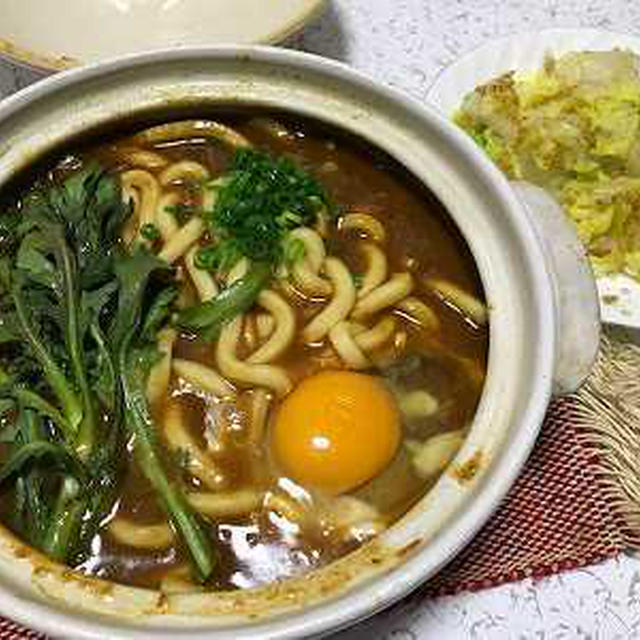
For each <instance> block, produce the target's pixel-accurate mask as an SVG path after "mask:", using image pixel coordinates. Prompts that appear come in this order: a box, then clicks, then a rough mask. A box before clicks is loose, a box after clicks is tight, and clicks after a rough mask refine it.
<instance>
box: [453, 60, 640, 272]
mask: <svg viewBox="0 0 640 640" xmlns="http://www.w3.org/2000/svg"><path fill="white" fill-rule="evenodd" d="M454 119H455V122H456V123H457V124H459V125H460V126H461V127H462V128H463V129H465V130H466V131H467V132H468V133H469V134H470V135H471V136H472V137H473V138H474V140H475V141H476V142H477V143H478V144H479V145H480V146H481V147H482V148H483V149H484V150H485V151H486V153H487V154H488V155H489V156H490V157H491V158H492V160H493V161H494V162H495V163H496V164H497V165H498V166H499V167H500V168H501V169H502V170H503V171H504V172H505V173H506V174H507V175H508V176H509V177H510V178H514V179H522V180H527V181H529V182H532V183H534V184H537V185H539V186H541V187H544V188H546V189H548V190H549V191H550V192H551V193H552V194H553V195H554V196H555V197H556V198H557V199H558V200H559V202H560V203H561V204H562V205H563V206H564V209H565V211H566V212H567V214H568V215H569V217H570V218H571V219H572V220H573V222H574V223H575V225H576V227H577V230H578V234H579V236H580V238H581V239H582V241H583V242H584V243H585V245H586V247H587V250H588V253H589V256H590V259H591V262H592V265H593V267H594V271H595V272H596V275H605V274H609V273H617V272H624V273H627V274H629V275H631V276H633V277H635V278H637V279H640V76H639V73H638V58H637V57H636V56H635V55H633V54H632V53H630V52H626V51H618V50H616V51H607V52H581V53H569V54H566V55H564V56H561V57H559V58H555V59H554V58H548V59H547V60H546V62H545V64H544V67H543V68H542V69H541V70H540V71H538V72H537V73H534V74H531V75H523V76H521V75H517V74H515V73H508V74H506V75H503V76H501V77H499V78H496V79H495V80H492V81H491V82H489V83H487V84H485V85H483V86H480V87H477V88H476V89H475V90H474V91H473V92H471V93H470V94H468V95H467V96H466V97H465V99H464V101H463V103H462V106H461V108H460V110H459V111H458V112H457V113H456V114H455V116H454Z"/></svg>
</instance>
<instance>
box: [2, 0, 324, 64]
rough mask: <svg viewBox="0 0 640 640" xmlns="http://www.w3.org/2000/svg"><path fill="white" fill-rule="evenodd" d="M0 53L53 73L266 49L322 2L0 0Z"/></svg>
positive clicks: (305, 19) (322, 1) (315, 10)
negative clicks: (182, 49)
mask: <svg viewBox="0 0 640 640" xmlns="http://www.w3.org/2000/svg"><path fill="white" fill-rule="evenodd" d="M0 4H2V15H1V17H0V55H3V56H5V57H7V58H10V59H11V60H12V61H14V62H18V63H20V64H24V65H27V66H30V67H35V68H38V69H46V70H59V69H63V68H66V67H70V66H75V65H77V64H80V63H85V62H96V61H98V60H102V59H104V58H110V57H113V56H117V55H120V54H126V53H137V52H142V51H150V50H154V49H162V48H167V47H174V46H175V47H178V46H188V45H196V46H197V45H209V44H222V43H233V44H248V43H273V42H277V41H280V40H283V39H284V38H286V37H287V36H289V35H291V34H293V33H294V32H296V31H297V30H298V29H300V28H301V27H302V26H303V25H304V24H305V23H306V22H307V21H309V20H310V19H311V18H312V17H313V16H315V15H316V13H317V12H319V11H320V10H321V8H322V6H323V5H324V0H0Z"/></svg>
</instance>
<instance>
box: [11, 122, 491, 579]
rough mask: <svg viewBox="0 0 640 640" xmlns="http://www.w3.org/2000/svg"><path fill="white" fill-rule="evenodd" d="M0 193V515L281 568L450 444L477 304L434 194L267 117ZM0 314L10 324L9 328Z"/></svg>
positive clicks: (80, 154) (76, 158) (340, 146)
mask: <svg viewBox="0 0 640 640" xmlns="http://www.w3.org/2000/svg"><path fill="white" fill-rule="evenodd" d="M20 185H21V186H20V188H19V193H16V187H15V185H13V186H12V187H11V188H10V189H5V193H4V195H3V201H4V203H5V205H4V217H3V220H4V221H3V222H2V223H1V224H2V236H1V238H0V252H1V254H2V256H1V257H2V263H0V270H1V271H2V274H1V275H2V298H1V299H0V303H1V304H2V312H1V313H2V316H1V317H2V325H1V326H0V363H1V364H2V370H0V376H1V380H0V382H1V386H0V390H1V396H0V403H1V406H0V408H1V409H2V412H3V413H2V431H0V436H1V438H2V444H1V445H0V447H1V448H0V455H1V456H2V457H1V458H0V459H1V460H2V461H3V467H2V471H1V472H0V478H1V481H2V485H1V489H2V497H1V507H0V515H1V517H2V520H3V522H4V523H5V524H6V525H7V526H8V527H9V528H11V529H12V530H13V531H14V532H16V533H17V534H18V535H19V536H21V537H22V538H23V539H24V540H25V541H26V542H28V543H29V544H30V545H32V546H34V547H37V548H39V549H41V550H43V551H44V552H45V553H47V554H48V555H49V556H51V557H53V558H55V559H57V560H59V561H61V562H65V563H67V564H69V565H70V566H72V567H75V568H77V569H78V570H80V571H83V572H86V573H88V574H92V575H96V576H100V577H102V578H105V579H109V580H114V581H118V582H124V583H129V584H135V585H141V586H146V587H154V588H156V587H162V588H163V589H165V590H180V589H192V588H201V586H200V585H204V586H206V587H210V588H220V589H234V588H246V587H252V586H256V585H260V584H263V583H266V582H270V581H274V580H280V579H283V578H286V577H289V576H294V575H299V574H301V573H303V572H306V571H309V570H311V569H313V568H315V567H319V566H321V565H323V564H325V563H327V562H330V561H331V560H332V559H335V558H337V557H339V556H342V555H343V554H345V553H347V552H349V551H351V550H353V549H355V548H357V547H358V546H359V545H361V544H363V543H364V542H366V541H367V540H369V539H370V538H372V537H373V536H375V535H376V534H378V533H379V532H381V531H383V530H384V529H385V528H387V527H389V526H390V525H391V524H392V523H393V522H394V521H395V520H396V519H398V518H399V517H400V516H401V515H402V514H404V513H405V512H406V511H407V510H408V509H409V508H410V507H411V506H412V505H413V504H414V503H415V502H416V501H417V500H418V499H419V498H420V497H421V496H422V495H424V493H425V491H426V490H427V489H428V488H429V487H430V486H431V485H432V484H433V483H434V482H435V480H436V479H437V478H438V476H439V475H440V473H441V472H442V471H443V470H444V468H445V467H446V465H447V464H448V462H449V461H450V460H451V458H452V457H453V456H454V455H455V452H456V451H457V449H458V448H459V446H460V445H461V443H462V441H463V439H464V436H465V431H466V429H467V428H468V426H469V424H470V421H471V420H472V417H473V414H474V411H475V409H476V406H477V403H478V399H479V396H480V392H481V389H482V385H483V379H484V373H485V363H486V351H487V343H488V333H487V332H488V328H487V312H486V309H485V305H484V302H483V297H482V291H481V287H480V285H479V280H478V277H477V274H476V271H475V268H474V264H473V260H472V258H471V256H470V254H469V252H468V250H467V248H466V246H465V245H464V243H463V241H462V240H461V238H460V236H459V235H458V233H457V232H456V230H455V228H454V226H453V225H452V223H451V222H450V221H449V219H448V217H447V214H446V212H445V211H444V210H443V208H442V206H441V205H440V203H439V202H438V201H437V200H436V199H435V198H434V197H433V196H432V195H431V194H430V193H429V192H428V190H427V189H426V188H425V187H423V186H422V185H420V184H419V183H417V181H416V180H414V179H413V178H412V177H411V176H410V175H408V174H407V172H406V171H404V170H403V169H402V168H401V167H399V166H398V165H397V164H396V163H395V162H394V161H393V160H392V159H390V158H389V157H388V156H386V155H385V154H384V153H382V152H380V151H379V150H376V149H375V148H372V147H371V146H369V145H368V144H365V143H364V142H363V141H361V140H357V139H354V138H351V137H349V136H347V135H345V134H343V133H341V132H339V131H336V130H333V129H331V128H328V127H325V126H323V125H319V124H316V123H311V122H308V121H301V120H293V119H289V118H288V117H285V116H281V115H279V114H276V115H270V114H263V113H243V114H240V115H239V116H238V115H236V116H233V117H223V118H220V119H218V120H216V121H213V120H204V119H203V120H183V121H178V122H167V123H164V124H160V125H154V126H150V127H147V128H141V127H139V128H138V129H137V130H135V131H133V132H132V133H127V134H126V135H125V136H124V137H123V135H122V134H120V135H119V136H117V135H109V136H108V137H107V139H106V141H105V139H104V135H103V136H102V139H101V140H99V141H98V142H96V141H95V140H93V141H92V142H90V143H83V144H80V145H77V146H76V148H74V149H72V150H69V149H66V150H63V151H60V152H57V153H56V154H55V157H54V159H53V161H51V162H49V164H48V165H47V166H46V167H45V168H44V169H38V170H37V171H36V172H35V173H32V174H29V176H27V177H26V178H24V179H23V180H22V182H21V183H20ZM5 334H6V335H5Z"/></svg>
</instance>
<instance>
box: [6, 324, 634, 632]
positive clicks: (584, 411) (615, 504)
mask: <svg viewBox="0 0 640 640" xmlns="http://www.w3.org/2000/svg"><path fill="white" fill-rule="evenodd" d="M636 339H637V336H634V335H632V334H629V333H625V332H622V331H620V330H617V331H613V330H608V331H607V332H606V333H605V335H604V336H603V342H602V348H601V352H600V356H599V359H598V362H597V363H596V366H595V368H594V371H593V373H592V375H591V376H590V378H589V380H588V381H587V383H586V384H585V385H584V386H583V387H582V388H581V389H580V391H579V392H578V393H576V394H575V395H573V396H569V397H566V398H562V399H560V400H557V401H556V402H555V403H554V404H553V405H552V406H551V407H550V410H549V413H548V414H547V418H546V420H545V424H544V426H543V428H542V432H541V435H540V438H539V440H538V443H537V445H536V448H535V449H534V451H533V453H532V455H531V457H530V459H529V461H528V462H527V465H526V467H525V469H524V471H523V473H522V474H521V475H520V477H519V479H518V480H517V482H516V483H515V485H514V486H513V487H512V489H511V491H510V493H509V494H508V496H507V498H506V499H505V500H504V502H503V503H502V505H501V506H500V508H499V509H498V511H497V512H496V513H495V514H494V516H493V517H492V519H491V520H490V521H489V523H488V524H487V525H486V526H485V527H484V528H483V529H482V530H481V531H480V533H479V534H478V535H477V536H476V537H475V539H474V540H473V542H472V543H471V544H470V545H469V546H468V547H467V548H466V549H465V550H464V551H463V552H462V553H461V554H460V555H458V556H457V558H456V559H455V560H453V562H451V563H450V564H449V565H448V566H447V567H445V568H444V569H443V570H442V571H441V572H440V573H439V574H438V575H437V576H436V577H435V578H434V579H432V580H431V581H429V582H428V583H427V584H425V585H424V586H423V587H421V588H420V589H418V590H417V591H416V592H414V593H413V594H412V595H411V596H410V598H411V599H415V598H425V597H434V596H439V595H445V594H452V593H457V592H459V591H463V590H479V589H483V588H487V587H491V586H495V585H498V584H501V583H505V582H511V581H515V580H520V579H523V578H525V577H533V578H540V577H543V576H546V575H549V574H552V573H558V572H560V571H563V570H566V569H572V568H576V567H580V566H584V565H587V564H591V563H594V562H598V561H601V560H603V559H605V558H607V557H611V556H613V555H615V554H617V553H619V552H621V551H622V550H624V549H628V548H640V506H639V505H640V474H638V472H637V470H638V469H640V347H638V346H637V345H636V344H635V342H634V341H635V340H636ZM403 604H406V603H403ZM399 606H402V605H399ZM44 637H45V636H42V635H40V634H38V633H35V632H33V631H29V630H27V629H24V628H21V627H19V626H17V625H15V624H14V623H12V622H11V621H9V620H3V619H2V618H0V640H18V639H22V638H29V639H33V640H35V639H38V640H40V639H43V638H44Z"/></svg>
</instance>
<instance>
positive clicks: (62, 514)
mask: <svg viewBox="0 0 640 640" xmlns="http://www.w3.org/2000/svg"><path fill="white" fill-rule="evenodd" d="M78 492H79V487H78V482H77V481H76V480H75V478H73V477H72V476H66V477H65V478H64V479H63V481H62V486H61V487H60V492H59V494H58V499H57V500H56V504H55V507H54V511H53V515H52V517H51V522H50V524H49V527H48V529H47V532H46V535H45V538H44V541H43V545H42V547H43V548H42V550H43V551H44V552H45V553H46V554H47V555H48V556H49V557H51V558H53V559H54V560H58V561H59V562H65V561H66V560H67V558H68V557H69V555H70V553H71V551H73V549H74V547H75V544H74V542H75V537H76V532H77V531H78V528H79V526H80V524H81V520H82V512H83V510H84V504H83V502H82V501H81V500H79V499H78Z"/></svg>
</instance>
